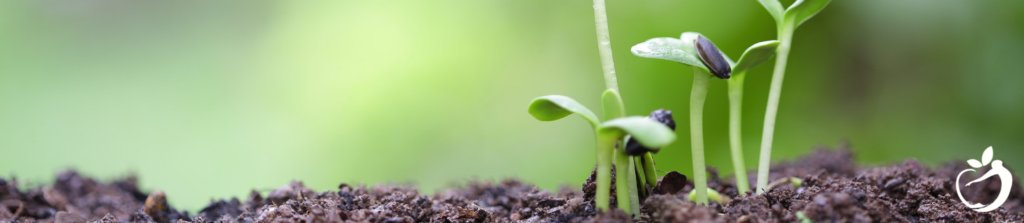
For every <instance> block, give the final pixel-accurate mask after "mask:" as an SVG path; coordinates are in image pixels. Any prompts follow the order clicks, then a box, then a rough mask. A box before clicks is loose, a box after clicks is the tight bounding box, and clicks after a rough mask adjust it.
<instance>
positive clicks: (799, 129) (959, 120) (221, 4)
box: [0, 0, 1024, 211]
mask: <svg viewBox="0 0 1024 223" xmlns="http://www.w3.org/2000/svg"><path fill="white" fill-rule="evenodd" d="M790 2H792V1H783V3H784V4H786V5H788V4H789V3H790ZM608 13H609V18H610V28H611V38H612V47H613V50H614V56H615V62H616V68H617V69H618V73H619V84H620V86H621V91H622V95H623V98H624V100H625V103H626V105H627V109H628V112H629V113H630V114H632V115H646V114H647V113H649V112H650V111H651V110H654V109H658V108H666V109H671V110H675V111H677V112H676V114H677V115H676V117H677V118H679V120H680V121H679V123H680V125H681V126H687V125H688V124H687V122H686V121H685V120H686V118H685V117H686V112H685V111H687V99H688V96H689V90H690V82H691V81H692V76H691V75H692V70H690V69H689V68H688V67H685V66H683V65H680V64H676V63H673V62H668V61H662V60H654V59H645V58H639V57H636V56H633V55H632V54H631V53H630V52H629V48H630V47H631V46H632V45H633V44H636V43H640V42H643V41H644V40H647V39H649V38H653V37H663V36H669V37H678V36H679V34H680V33H682V32H684V31H698V32H701V33H703V34H705V35H706V36H708V37H709V38H711V39H712V40H714V41H715V43H716V44H717V45H718V46H719V47H720V48H721V49H722V50H723V51H725V52H726V53H727V54H729V55H731V56H732V57H733V58H738V57H739V55H740V54H741V53H742V51H743V50H744V49H745V48H746V47H747V46H749V45H750V44H753V43H755V42H758V41H763V40H769V39H774V38H775V28H774V24H773V22H772V21H771V18H770V16H769V15H768V13H767V12H765V11H764V10H763V9H762V8H761V6H760V5H759V4H758V3H756V1H754V0H728V1H709V0H701V1H697V0H682V1H679V0H675V1H669V0H651V1H616V0H612V1H609V2H608ZM1021 63H1024V1H957V0H904V1H891V0H857V1H841V0H838V1H834V2H833V3H832V4H831V5H830V6H828V7H827V8H826V9H825V10H824V11H823V12H822V13H821V14H819V15H818V16H817V17H815V18H813V19H811V20H810V21H808V22H807V23H805V24H804V25H803V26H801V27H800V28H799V29H798V30H797V32H796V37H795V40H794V46H793V50H792V53H791V56H790V64H789V67H788V72H787V79H786V82H785V87H784V88H783V97H782V103H781V106H780V109H779V111H780V114H779V117H778V128H777V131H776V139H775V150H774V154H772V155H773V158H774V159H776V160H781V159H791V158H794V157H797V156H799V155H800V154H804V153H807V152H808V151H811V149H812V147H813V146H815V145H836V144H839V143H841V142H842V141H843V140H844V139H848V140H849V142H850V143H851V144H852V145H853V148H854V150H855V151H856V152H857V153H858V162H860V163H863V164H889V163H895V162H901V161H902V160H904V159H907V158H917V159H919V160H921V161H923V162H925V163H928V164H932V165H934V164H937V163H941V162H945V161H949V160H955V159H967V158H978V157H980V155H981V152H982V150H983V149H984V148H985V147H988V146H990V145H991V146H994V147H995V157H996V159H1001V160H1004V161H1005V162H1006V163H1007V165H1008V166H1009V167H1010V168H1014V169H1017V170H1024V88H1022V87H1021V86H1022V85H1024V74H1022V73H1021V72H1020V71H1019V68H1016V67H1014V66H1016V65H1019V64H1021ZM772 64H773V63H766V65H762V66H760V67H758V68H757V69H755V70H753V71H752V73H750V74H748V78H747V81H746V82H747V85H746V86H747V88H746V101H745V102H744V103H745V104H744V108H745V109H746V110H745V111H744V117H743V118H744V123H743V127H744V129H743V135H744V143H745V146H746V147H745V154H744V156H745V158H746V161H747V163H746V164H747V166H748V167H750V168H751V169H752V168H753V167H754V166H755V165H756V164H757V154H758V148H759V145H758V144H759V143H760V135H761V127H762V126H761V125H762V121H763V117H764V106H765V99H766V98H767V91H768V82H769V80H770V76H771V69H772ZM603 87H604V84H603V80H602V77H601V70H600V64H599V58H598V54H597V47H596V37H595V31H594V23H593V10H592V8H591V2H590V1H586V0H570V1H566V0H557V1H552V0H515V1H494V0H488V1H467V0H461V1H454V0H441V1H251V0H247V1H241V0H234V1H231V0H228V1H199V0H189V1H132V0H39V1H28V0H8V1H0V176H2V177H4V178H8V179H9V178H10V177H11V176H17V177H19V179H22V180H26V181H33V182H37V183H48V182H52V180H53V178H54V176H55V175H56V173H57V171H59V170H60V169H63V168H77V169H78V170H80V171H82V172H84V173H86V174H88V175H92V176H97V177H99V178H101V179H107V180H110V179H114V178H117V177H123V176H125V175H127V174H129V173H132V172H134V173H137V174H139V176H140V180H141V184H142V187H143V189H145V190H153V189H162V190H164V191H166V192H167V194H168V197H169V200H170V201H171V203H172V205H175V206H177V207H179V208H184V209H188V210H192V211H195V210H198V209H199V208H201V207H203V206H204V205H205V204H206V203H207V202H208V201H210V199H215V198H216V199H221V198H228V197H230V196H242V195H245V194H247V192H248V191H249V190H251V189H260V190H263V189H269V188H276V187H279V186H281V185H284V184H286V183H287V182H288V181H290V180H293V179H296V180H302V181H304V182H305V183H306V184H307V185H308V186H311V187H313V188H315V189H317V190H327V189H334V188H336V186H337V185H338V183H339V182H348V183H360V182H362V183H368V184H373V183H382V182H396V183H414V184H416V185H419V186H421V188H422V191H423V192H426V193H433V192H434V191H436V190H438V189H442V188H445V187H448V186H451V185H458V184H459V183H460V182H465V181H466V180H469V179H474V178H476V179H502V178H506V177H518V178H521V179H524V180H526V181H529V182H533V183H535V184H537V185H539V186H541V187H542V188H546V189H555V188H558V187H559V186H560V185H569V186H572V187H579V185H580V184H581V183H582V182H583V181H584V180H585V178H586V176H587V174H588V173H589V171H590V170H591V168H592V167H593V166H592V165H593V163H594V139H593V136H592V135H591V132H590V127H589V126H588V125H587V124H586V122H585V121H583V120H582V119H580V118H576V117H570V118H568V119H565V120H560V121H556V122H547V123H546V122H539V121H536V120H534V119H533V118H532V117H531V116H530V115H528V114H527V113H526V106H527V103H528V102H529V101H530V100H531V99H533V98H534V97H537V96H541V95H548V94H563V95H567V96H570V97H573V98H576V99H577V100H579V101H580V102H582V103H583V104H585V105H587V106H589V107H590V108H592V109H595V110H599V109H598V108H599V107H600V104H599V95H600V93H601V91H602V90H603ZM727 109H728V105H727V97H726V94H725V82H724V81H715V82H713V83H712V86H711V92H710V94H709V96H708V102H707V106H706V111H705V114H706V115H705V125H706V126H705V136H706V141H707V142H706V143H707V150H708V151H707V161H708V162H707V163H708V164H709V165H712V166H716V167H718V168H719V169H720V170H721V172H722V173H723V175H731V171H732V163H731V161H730V157H729V152H728V151H729V150H728V138H727V137H728V136H727V130H728V129H727V122H728V120H727V118H728V117H727ZM678 135H679V136H680V137H679V140H678V141H677V142H676V143H675V144H674V145H672V146H669V147H668V148H665V149H663V150H662V152H661V153H659V154H657V155H656V159H657V161H658V164H659V166H658V168H659V169H662V170H679V171H682V172H683V173H684V174H687V175H689V174H690V173H691V172H692V171H691V164H690V150H689V145H690V141H689V137H688V136H689V132H688V129H687V128H679V131H678Z"/></svg>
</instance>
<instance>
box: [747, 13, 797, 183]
mask: <svg viewBox="0 0 1024 223" xmlns="http://www.w3.org/2000/svg"><path fill="white" fill-rule="evenodd" d="M795 28H796V26H795V25H794V23H793V22H792V21H789V22H785V23H783V24H780V26H779V29H778V36H779V48H778V49H776V51H775V71H774V73H773V74H772V84H771V89H770V90H769V91H768V108H766V109H765V112H764V130H763V131H762V135H761V156H760V160H759V161H758V165H757V191H756V192H757V194H761V193H764V192H765V188H766V187H768V168H769V165H770V162H771V158H772V139H773V137H775V116H776V115H777V114H778V111H779V96H780V95H781V94H782V79H783V78H784V75H785V73H786V61H787V59H788V58H789V47H790V45H791V43H792V42H793V31H794V29H795Z"/></svg>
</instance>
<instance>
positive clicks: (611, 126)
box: [529, 0, 676, 213]
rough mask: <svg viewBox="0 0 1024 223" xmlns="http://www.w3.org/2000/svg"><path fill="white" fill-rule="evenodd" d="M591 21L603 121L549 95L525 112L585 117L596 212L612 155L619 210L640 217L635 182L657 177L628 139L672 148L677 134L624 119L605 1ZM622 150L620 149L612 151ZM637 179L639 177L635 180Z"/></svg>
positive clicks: (606, 195) (597, 0)
mask: <svg viewBox="0 0 1024 223" xmlns="http://www.w3.org/2000/svg"><path fill="white" fill-rule="evenodd" d="M594 21H595V24H596V25H597V43H598V52H599V54H600V56H601V67H602V71H603V73H604V80H605V86H606V88H607V89H606V90H605V91H604V93H603V94H602V95H601V107H602V110H603V111H604V112H603V114H604V119H603V120H604V122H603V123H602V122H601V120H602V119H598V118H597V115H595V114H594V112H591V111H590V109H587V108H586V107H585V106H583V105H582V104H580V103H579V102H577V101H576V100H573V99H572V98H569V97H566V96H561V95H548V96H542V97H538V98H536V99H534V100H533V101H532V102H531V103H530V108H529V113H530V115H533V117H534V118H536V119H537V120H540V121H554V120H558V119H562V118H564V117H566V116H569V115H572V114H579V115H580V116H581V117H583V118H584V119H586V120H587V121H588V122H589V123H590V126H591V127H592V128H593V130H594V135H595V137H596V138H597V179H596V181H597V182H596V183H597V192H596V193H597V194H596V196H595V199H594V205H595V206H596V207H597V209H598V210H601V211H605V210H608V206H609V201H610V189H611V165H612V158H613V157H614V158H615V168H616V169H617V170H618V171H616V174H615V175H616V176H615V177H616V178H615V181H616V195H617V198H616V199H617V200H618V202H617V203H618V208H619V209H622V210H623V211H625V212H626V213H638V212H639V210H640V202H639V199H638V197H637V193H638V190H637V181H640V182H641V184H650V182H647V180H648V179H650V176H654V177H657V175H656V174H654V166H653V160H652V159H651V157H650V154H647V153H644V155H646V156H639V157H634V156H631V155H629V154H627V153H626V151H625V145H626V142H627V139H631V140H635V141H636V142H637V143H639V144H640V145H642V146H643V147H647V148H660V147H664V146H667V145H668V144H671V143H672V142H673V141H675V137H676V136H675V132H674V131H673V129H670V128H669V127H668V126H666V124H662V123H661V122H658V121H657V120H654V119H648V118H645V117H639V116H636V117H623V116H625V113H626V112H625V111H626V109H625V106H624V105H623V103H622V97H621V96H619V90H618V83H617V81H616V77H615V64H614V61H613V60H612V51H611V41H610V38H609V35H608V17H607V14H606V12H605V6H604V0H594ZM619 145H622V146H619ZM620 147H621V148H622V149H616V148H620ZM616 151H617V152H616ZM637 158H639V159H637ZM638 160H639V161H638ZM648 164H649V165H648ZM648 170H649V172H648ZM637 176H641V177H640V178H639V179H638V178H637ZM654 179H655V180H656V179H657V178H654ZM655 182H656V181H655ZM644 191H646V190H644Z"/></svg>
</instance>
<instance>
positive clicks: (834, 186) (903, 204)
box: [0, 147, 1024, 222]
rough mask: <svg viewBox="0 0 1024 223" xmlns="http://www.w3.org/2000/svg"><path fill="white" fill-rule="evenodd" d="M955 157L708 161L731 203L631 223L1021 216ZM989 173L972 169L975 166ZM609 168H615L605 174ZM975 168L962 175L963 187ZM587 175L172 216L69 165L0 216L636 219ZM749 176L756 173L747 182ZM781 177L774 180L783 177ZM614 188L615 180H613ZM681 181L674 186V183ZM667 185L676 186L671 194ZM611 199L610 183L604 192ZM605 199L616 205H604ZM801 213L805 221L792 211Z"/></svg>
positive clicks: (291, 195)
mask: <svg viewBox="0 0 1024 223" xmlns="http://www.w3.org/2000/svg"><path fill="white" fill-rule="evenodd" d="M964 163H965V162H953V163H949V164H946V165H941V166H939V167H937V168H933V169H928V168H924V167H922V166H921V165H920V164H919V163H918V162H917V161H915V160H913V159H911V160H907V161H905V162H903V163H902V164H899V165H893V166H886V167H872V168H859V167H857V166H855V165H854V163H853V154H852V153H851V152H850V151H849V150H848V149H846V148H845V147H843V148H838V149H834V150H828V149H819V150H817V151H816V152H814V153H812V154H809V155H808V156H806V157H803V158H801V159H798V160H796V161H793V162H780V163H778V164H776V165H774V166H773V167H772V169H771V178H773V180H777V179H785V178H788V177H799V178H802V179H803V183H802V184H801V185H800V187H796V186H794V185H792V184H789V183H782V184H778V185H779V186H776V187H774V188H771V189H770V190H769V191H768V192H767V193H764V194H762V195H755V194H752V193H748V194H744V195H742V196H738V194H737V192H736V189H735V188H736V187H735V184H734V183H733V182H734V181H733V180H732V179H728V180H723V179H720V178H719V177H718V173H717V171H715V170H713V169H709V182H708V185H709V187H711V188H713V189H716V190H717V191H719V192H721V193H722V194H724V195H727V196H729V197H731V198H732V199H731V202H729V203H728V204H711V205H709V206H703V205H696V204H694V203H693V202H690V201H688V200H686V199H684V197H685V195H686V193H688V192H689V191H690V190H692V188H693V186H692V185H693V184H692V182H689V181H686V180H685V177H683V176H681V175H673V176H674V177H667V178H671V180H665V181H673V182H685V185H680V183H675V184H669V183H665V184H662V185H659V186H658V187H655V188H651V189H652V191H651V192H652V194H654V195H652V196H650V197H647V198H646V199H645V200H644V202H643V204H644V205H643V207H642V212H643V213H640V214H639V216H638V217H639V218H640V219H641V220H639V221H646V222H800V221H801V220H812V221H814V222H1021V221H1022V220H1024V194H1022V193H1021V192H1022V191H1021V187H1020V185H1018V184H1014V185H1013V191H1012V192H1011V194H1010V199H1009V200H1008V201H1007V202H1006V203H1005V204H1004V205H1003V206H1002V208H1000V209H997V210H995V211H991V212H986V213H978V212H975V211H973V210H971V209H968V208H967V207H966V206H965V205H963V204H962V203H961V202H960V200H959V198H957V196H956V192H955V191H954V185H953V184H954V183H953V182H954V180H953V179H955V178H956V174H958V173H959V171H961V170H963V169H967V168H969V167H968V166H967V165H965V164H964ZM985 171H987V170H979V171H978V172H982V173H984V172H985ZM613 176H614V174H613ZM975 177H976V176H967V175H965V176H964V179H961V181H962V182H961V183H965V182H968V181H970V180H973V179H974V178H975ZM592 181H593V176H592V174H591V176H590V177H589V178H588V183H586V184H584V185H583V192H580V191H576V190H570V189H562V190H561V191H559V192H557V193H551V192H547V191H544V190H540V189H538V188H537V187H535V186H533V185H530V184H526V183H522V182H519V181H517V180H505V181H502V182H498V183H492V182H478V181H473V182H470V183H468V184H466V185H465V186H463V187H460V188H452V189H448V190H445V191H441V192H439V193H437V194H435V195H433V196H426V195H422V194H420V192H418V191H417V190H416V189H415V188H411V187H407V186H387V185H378V186H374V187H366V186H349V185H346V184H342V185H340V186H339V188H338V189H337V190H332V191H323V192H315V191H313V190H311V189H309V188H306V187H305V186H303V185H302V183H301V182H292V183H291V184H288V185H286V186H284V187H281V188H279V189H276V190H274V191H272V192H270V193H269V194H267V195H266V197H263V196H262V195H261V194H260V193H259V192H256V191H253V192H252V193H251V194H250V195H249V197H248V198H245V201H244V202H243V201H241V200H239V199H237V198H236V199H231V200H220V201H215V202H212V203H210V204H209V205H208V206H207V207H206V208H203V209H202V210H201V211H200V212H199V213H198V214H194V215H191V214H189V213H188V212H179V211H176V210H175V209H174V208H172V207H170V206H169V205H168V204H167V203H166V196H173V195H165V194H164V193H163V192H160V191H153V192H149V193H145V192H142V191H139V189H138V187H137V186H136V181H135V178H134V177H128V178H127V179H123V180H119V181H115V182H113V183H102V182H97V181H95V180H93V179H90V178H87V177H83V176H81V175H79V174H78V173H76V172H74V171H67V172H64V173H61V174H60V175H59V176H58V177H57V180H56V182H55V184H54V185H52V186H47V187H39V188H31V189H28V190H20V189H19V188H17V181H16V180H14V179H11V180H4V179H0V222H86V221H93V222H214V221H216V222H633V221H634V220H632V218H631V216H628V215H626V214H625V213H624V212H622V211H619V210H613V211H610V212H605V213H600V214H598V213H597V211H596V210H595V209H594V206H593V204H592V202H593V201H592V200H593V196H594V195H593V194H594V192H595V191H594V190H595V189H596V187H595V185H593V182H592ZM750 182H754V179H753V178H752V176H751V178H750ZM780 182H782V181H780ZM980 184H982V185H978V186H975V185H972V186H971V187H963V186H961V189H962V190H963V191H962V192H963V193H964V197H969V198H973V199H971V201H972V202H980V203H989V202H991V201H992V200H994V199H995V197H996V195H997V193H998V190H999V185H1000V184H999V180H998V179H994V180H987V181H983V182H982V183H980ZM612 186H613V187H614V183H613V184H612ZM679 188H682V190H679ZM672 191H676V192H675V193H672ZM611 199H612V202H613V203H614V202H615V195H614V191H612V196H611ZM613 205H614V204H613ZM799 216H804V217H799Z"/></svg>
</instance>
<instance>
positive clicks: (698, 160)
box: [631, 32, 778, 204]
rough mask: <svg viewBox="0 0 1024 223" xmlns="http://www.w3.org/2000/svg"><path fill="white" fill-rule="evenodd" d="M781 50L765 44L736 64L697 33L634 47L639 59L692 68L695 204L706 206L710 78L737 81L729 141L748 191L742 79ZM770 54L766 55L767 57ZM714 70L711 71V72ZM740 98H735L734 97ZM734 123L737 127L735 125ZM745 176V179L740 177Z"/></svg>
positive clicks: (732, 87)
mask: <svg viewBox="0 0 1024 223" xmlns="http://www.w3.org/2000/svg"><path fill="white" fill-rule="evenodd" d="M776 46H778V41H774V40H773V41H765V42H760V43H757V44H754V45H753V46H751V47H750V48H748V49H747V51H746V52H744V53H743V56H742V57H740V62H739V63H736V62H733V61H732V59H729V57H728V56H726V55H725V54H724V53H722V52H721V51H720V50H719V49H718V47H716V46H715V45H714V44H713V43H712V42H711V41H710V40H708V39H707V38H705V37H703V36H702V35H700V33H696V32H685V33H683V34H682V35H681V36H680V37H679V39H676V38H671V37H660V38H653V39H650V40H647V41H645V42H643V43H640V44H637V45H635V46H633V48H632V49H631V50H632V52H633V54H635V55H637V56H640V57H647V58H656V59H664V60H671V61H675V62H679V63H682V64H684V65H688V66H691V67H693V72H694V75H693V88H692V89H691V92H690V137H691V144H692V148H691V150H692V152H693V175H694V190H695V191H696V195H695V196H696V197H695V198H696V202H697V203H705V204H706V203H707V201H708V196H707V192H706V191H707V175H706V173H705V172H704V169H705V166H704V137H703V135H704V133H703V127H702V124H703V120H702V116H703V107H704V99H705V96H706V95H707V87H708V84H709V80H710V79H711V78H710V77H711V74H714V75H715V76H716V77H719V78H730V77H731V78H736V79H739V80H738V81H736V80H732V79H730V80H729V92H730V114H736V115H731V116H730V119H731V120H730V123H731V124H730V128H731V130H733V131H730V132H731V134H730V137H732V138H733V139H732V141H733V142H734V143H732V145H733V149H732V156H733V163H734V165H735V166H736V171H737V172H736V176H737V177H736V180H737V185H740V188H739V189H741V193H742V192H745V191H746V190H748V188H747V182H746V177H745V176H746V169H745V167H744V166H743V153H742V149H741V148H740V147H739V146H740V144H738V143H736V142H739V126H740V125H739V119H738V118H739V114H740V112H739V111H738V110H739V109H740V107H739V104H742V101H741V100H742V93H743V90H742V89H741V88H742V87H743V79H742V78H743V76H744V74H745V73H746V72H747V71H748V70H750V68H753V67H754V66H756V65H758V64H760V63H761V62H764V61H765V60H767V59H768V58H771V56H772V54H771V52H772V51H774V49H775V47H776ZM766 52H767V53H766ZM708 67H711V69H708ZM734 94H735V95H738V96H739V97H733V95H734ZM732 123H735V124H732ZM741 176H744V177H741Z"/></svg>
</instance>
